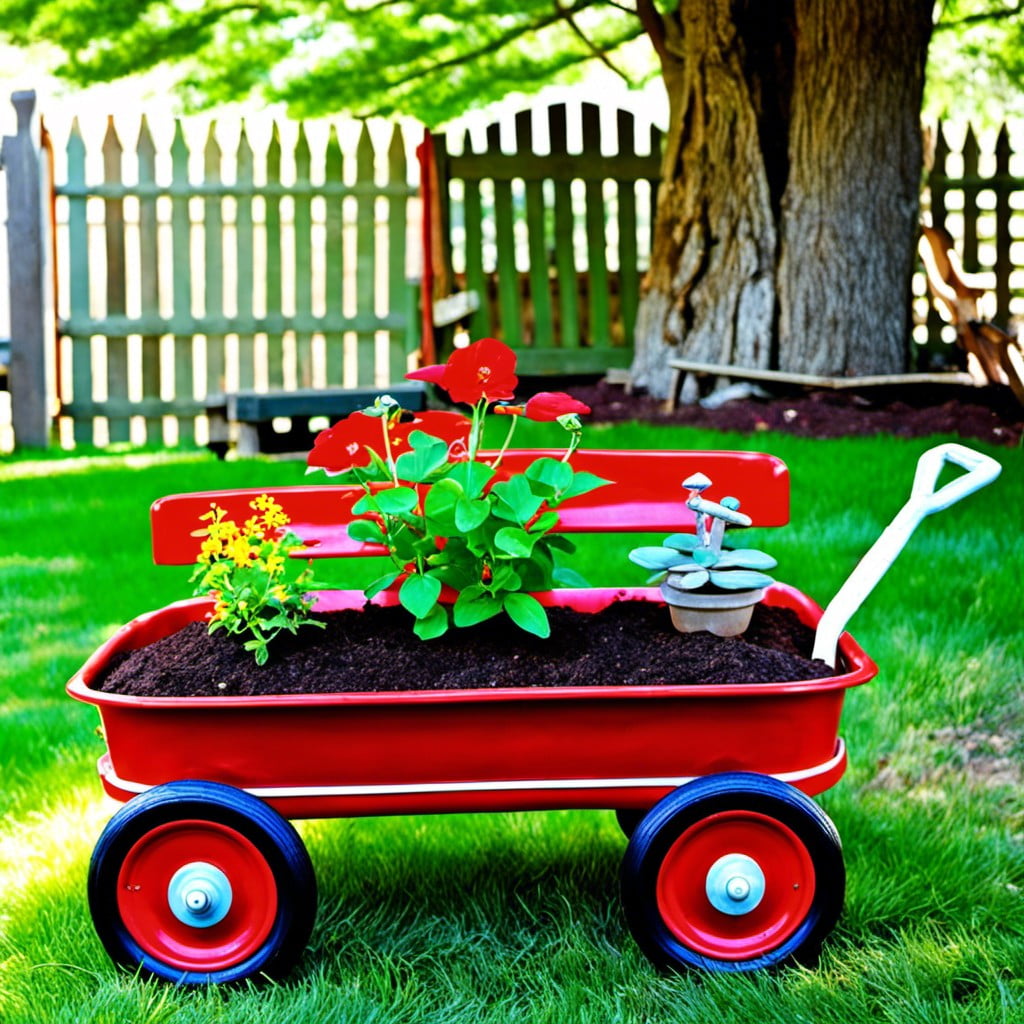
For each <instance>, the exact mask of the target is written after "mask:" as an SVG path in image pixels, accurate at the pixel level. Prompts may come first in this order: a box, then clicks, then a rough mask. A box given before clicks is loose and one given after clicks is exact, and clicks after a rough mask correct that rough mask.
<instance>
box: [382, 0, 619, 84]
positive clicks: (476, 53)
mask: <svg viewBox="0 0 1024 1024" xmlns="http://www.w3.org/2000/svg"><path fill="white" fill-rule="evenodd" d="M601 2H603V0H575V3H573V4H572V6H571V7H568V8H566V9H565V10H566V11H568V13H569V14H570V15H572V14H575V13H577V12H578V11H583V10H586V9H587V8H588V7H593V6H595V5H596V4H598V3H601ZM564 17H565V15H564V14H563V13H561V12H560V11H556V12H555V13H553V14H548V15H544V16H543V17H540V18H538V19H537V20H536V21H534V22H531V23H530V24H528V25H520V26H517V27H515V28H512V29H509V30H508V31H507V32H504V33H502V34H501V35H500V36H495V37H494V38H493V39H491V40H490V41H488V42H486V43H484V44H483V45H481V46H478V47H477V48H476V49H475V50H470V51H467V52H466V53H460V54H458V55H456V56H454V57H449V58H448V59H447V60H441V61H437V62H433V63H431V64H429V65H428V66H426V67H419V68H415V69H413V70H410V71H409V72H408V73H407V74H405V75H402V76H400V77H398V78H395V79H393V80H391V81H389V82H387V83H386V88H389V89H393V88H396V87H399V86H403V85H409V84H410V83H411V82H415V81H418V80H419V79H421V78H426V77H428V76H429V75H432V74H434V72H436V71H444V70H446V69H448V68H453V67H458V66H459V65H460V64H467V63H469V62H470V61H473V60H476V59H477V58H478V57H486V56H488V55H490V54H492V53H495V52H497V51H498V50H500V49H502V48H503V47H505V46H508V45H509V43H512V42H514V41H515V40H516V39H518V38H519V37H520V36H523V35H526V34H527V33H530V32H539V31H540V30H541V29H545V28H548V27H549V26H551V25H553V24H554V23H555V22H557V21H561V20H562V19H563V18H564Z"/></svg>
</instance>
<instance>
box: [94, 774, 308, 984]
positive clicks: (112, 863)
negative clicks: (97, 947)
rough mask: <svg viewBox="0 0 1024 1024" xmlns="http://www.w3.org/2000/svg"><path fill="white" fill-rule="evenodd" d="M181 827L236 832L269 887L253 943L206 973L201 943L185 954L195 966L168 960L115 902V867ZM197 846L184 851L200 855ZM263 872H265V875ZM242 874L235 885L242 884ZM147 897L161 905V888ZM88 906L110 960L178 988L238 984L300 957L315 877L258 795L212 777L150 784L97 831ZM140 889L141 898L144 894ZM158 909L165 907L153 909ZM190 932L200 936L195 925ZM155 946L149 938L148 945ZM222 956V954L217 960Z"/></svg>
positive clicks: (274, 973) (289, 831)
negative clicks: (264, 920) (269, 902)
mask: <svg viewBox="0 0 1024 1024" xmlns="http://www.w3.org/2000/svg"><path fill="white" fill-rule="evenodd" d="M176 825H177V826H179V828H180V830H186V829H191V830H198V831H200V832H201V831H202V829H203V828H207V827H210V828H213V829H220V830H223V831H224V834H225V835H227V836H229V837H236V838H237V842H238V843H239V844H240V845H241V846H244V847H245V849H246V850H247V851H248V853H249V855H250V857H251V859H252V860H253V861H254V862H255V863H256V864H257V866H258V868H257V869H258V871H259V872H260V874H261V876H262V877H264V878H266V879H267V881H268V884H269V885H270V886H271V887H272V889H273V895H274V897H275V898H274V901H273V902H274V904H276V906H275V910H274V913H273V916H272V920H271V919H270V914H269V912H268V914H267V917H268V924H269V930H268V931H267V934H266V936H265V938H263V939H261V940H259V947H258V948H256V949H248V950H246V951H245V955H244V956H240V958H239V959H238V961H237V962H230V963H220V964H219V965H218V966H217V967H216V968H213V969H209V970H205V969H203V966H202V962H201V961H202V957H203V953H202V946H201V944H199V945H197V946H196V951H195V952H194V953H193V954H191V958H192V959H194V960H195V961H196V963H195V965H194V969H184V968H183V967H182V966H181V965H180V964H179V965H175V964H174V963H167V962H165V961H164V960H162V959H161V958H160V957H159V955H156V954H154V952H153V949H152V948H150V949H147V948H146V947H147V945H148V943H147V942H146V940H145V938H143V940H142V942H140V941H139V937H138V936H136V935H133V934H132V932H131V931H130V930H129V927H128V925H127V924H126V922H125V920H124V917H123V915H122V911H121V909H120V906H119V898H120V897H121V895H122V894H120V893H119V888H120V886H121V885H122V884H123V882H122V881H121V877H120V876H121V870H122V867H123V865H124V864H125V860H126V858H127V857H129V855H131V854H132V851H133V850H138V849H140V847H141V848H142V849H146V844H153V843H160V842H162V841H166V840H164V839H162V838H161V837H167V836H169V837H171V838H172V840H173V836H174V827H175V826H176ZM202 853H203V851H202V849H201V848H197V849H194V850H190V851H189V856H190V857H192V858H199V859H201V858H202ZM268 872H269V873H268ZM244 881H245V878H244V877H243V878H242V879H240V880H238V881H237V882H236V884H241V882H244ZM149 888H150V889H152V890H154V892H153V897H154V898H155V899H156V900H157V901H159V900H160V899H163V900H164V902H165V903H166V902H167V892H166V887H164V888H163V891H162V892H161V886H160V885H159V884H156V883H155V882H154V884H153V885H152V886H150V887H149ZM88 895H89V909H90V912H91V914H92V919H93V924H94V926H95V928H96V933H97V934H98V935H99V938H100V941H101V942H102V943H103V946H104V948H105V949H106V951H107V953H108V954H109V956H110V958H111V959H112V960H113V961H114V962H115V963H117V964H119V965H122V966H124V967H127V968H130V969H132V970H137V969H140V968H141V970H142V971H143V972H144V973H146V974H149V975H152V976H154V977H157V978H161V979H164V980H166V981H171V982H174V983H176V984H182V985H199V984H207V983H222V984H223V983H229V982H238V981H242V980H244V979H246V978H251V977H253V976H255V975H267V976H270V977H280V976H281V975H283V974H284V973H286V972H287V971H288V970H289V969H290V968H291V967H292V966H293V965H294V964H295V962H296V961H297V960H298V958H299V957H300V956H301V954H302V952H303V950H304V949H305V947H306V943H307V941H308V939H309V936H310V933H311V931H312V929H313V922H314V920H315V918H316V906H317V889H316V877H315V875H314V872H313V865H312V863H311V862H310V859H309V855H308V853H307V852H306V848H305V846H304V845H303V843H302V839H301V838H300V837H299V835H298V833H297V832H296V831H295V829H294V828H293V827H292V825H291V823H290V822H288V821H287V820H286V819H285V818H283V817H282V816H281V815H280V814H278V813H277V811H275V810H274V809H273V808H272V807H270V806H269V805H268V804H266V803H264V801H262V800H260V799H258V798H257V797H254V796H251V795H250V794H248V793H245V792H244V791H242V790H240V789H236V788H234V787H232V786H226V785H222V784H220V783H214V782H203V781H195V780H186V781H180V782H171V783H167V784H166V785H162V786H156V787H154V788H153V789H150V790H147V791H146V792H144V793H142V794H140V795H139V796H137V797H134V798H133V799H132V800H130V801H129V802H128V803H127V804H125V805H124V806H123V807H122V808H121V809H120V810H119V811H118V812H117V813H116V814H115V815H114V817H113V818H111V820H110V821H109V822H108V824H107V827H106V828H105V829H104V830H103V833H102V834H101V836H100V838H99V840H98V842H97V843H96V847H95V849H94V851H93V855H92V861H91V863H90V866H89V880H88ZM148 895H149V894H148V893H147V898H148ZM159 909H160V912H161V913H163V912H164V911H165V909H166V908H163V907H161V908H159ZM189 934H195V935H196V936H199V937H200V938H201V937H202V933H201V932H200V931H199V930H198V929H192V930H191V931H190V933H189ZM154 944H155V943H154ZM222 959H223V958H222Z"/></svg>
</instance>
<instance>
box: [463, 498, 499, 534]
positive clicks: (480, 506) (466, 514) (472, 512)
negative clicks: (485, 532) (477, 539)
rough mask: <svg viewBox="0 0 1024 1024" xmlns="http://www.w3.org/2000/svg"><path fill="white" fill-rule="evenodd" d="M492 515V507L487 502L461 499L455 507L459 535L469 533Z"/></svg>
mask: <svg viewBox="0 0 1024 1024" xmlns="http://www.w3.org/2000/svg"><path fill="white" fill-rule="evenodd" d="M490 514H491V507H490V505H488V504H487V502H486V501H470V500H469V499H468V498H465V497H462V498H459V500H458V502H457V503H456V505H455V529H457V530H458V531H459V533H469V532H470V531H471V530H475V529H476V528H477V527H478V526H479V525H480V524H481V523H483V522H485V521H486V519H487V517H488V516H489V515H490Z"/></svg>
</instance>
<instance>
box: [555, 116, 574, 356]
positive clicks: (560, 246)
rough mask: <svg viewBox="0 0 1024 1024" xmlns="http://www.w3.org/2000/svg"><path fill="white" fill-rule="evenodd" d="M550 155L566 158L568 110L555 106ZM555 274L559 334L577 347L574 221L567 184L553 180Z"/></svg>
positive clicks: (570, 193)
mask: <svg viewBox="0 0 1024 1024" xmlns="http://www.w3.org/2000/svg"><path fill="white" fill-rule="evenodd" d="M548 136H549V139H550V147H551V155H552V156H553V157H555V158H556V159H557V158H564V159H568V155H569V142H568V110H567V108H566V105H565V104H564V103H558V104H556V105H554V106H552V107H551V108H550V109H549V110H548ZM554 219H555V274H556V277H557V281H558V304H559V321H560V332H559V333H560V335H561V341H562V345H563V346H564V347H565V348H571V349H575V348H578V347H579V344H580V314H579V288H578V286H577V277H576V245H575V241H574V240H575V235H576V232H575V218H574V216H573V211H572V191H571V185H570V182H569V181H567V180H565V179H558V178H556V179H555V181H554Z"/></svg>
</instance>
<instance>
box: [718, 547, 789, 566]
mask: <svg viewBox="0 0 1024 1024" xmlns="http://www.w3.org/2000/svg"><path fill="white" fill-rule="evenodd" d="M778 564H779V563H778V562H777V561H776V560H775V559H774V558H772V556H771V555H769V554H767V553H766V552H764V551H758V550H757V549H756V548H736V549H734V550H733V551H726V552H724V553H723V554H722V557H721V558H719V559H718V568H719V569H730V568H733V567H736V568H739V569H774V568H775V566H777V565H778Z"/></svg>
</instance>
